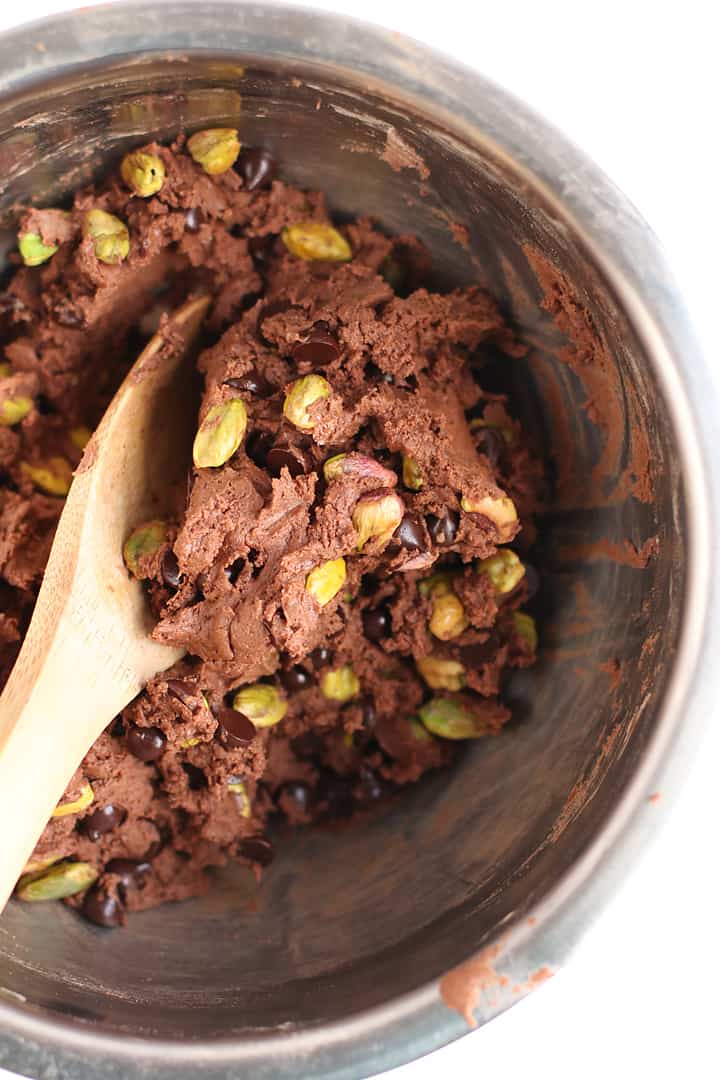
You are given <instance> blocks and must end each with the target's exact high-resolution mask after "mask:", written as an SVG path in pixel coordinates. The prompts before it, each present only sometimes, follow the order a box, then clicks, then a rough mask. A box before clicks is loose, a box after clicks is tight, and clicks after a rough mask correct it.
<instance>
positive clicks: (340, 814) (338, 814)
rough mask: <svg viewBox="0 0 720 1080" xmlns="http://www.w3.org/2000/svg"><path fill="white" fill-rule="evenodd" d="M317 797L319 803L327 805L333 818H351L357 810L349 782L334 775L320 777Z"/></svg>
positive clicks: (328, 774)
mask: <svg viewBox="0 0 720 1080" xmlns="http://www.w3.org/2000/svg"><path fill="white" fill-rule="evenodd" d="M317 797H318V800H319V802H322V803H325V804H326V808H327V814H328V817H331V818H347V817H351V816H352V814H353V811H354V809H355V800H354V798H353V793H352V787H351V786H350V784H349V783H348V781H347V780H344V779H343V778H342V777H340V776H335V775H334V774H333V773H325V774H324V775H323V776H321V777H320V780H319V781H318V786H317Z"/></svg>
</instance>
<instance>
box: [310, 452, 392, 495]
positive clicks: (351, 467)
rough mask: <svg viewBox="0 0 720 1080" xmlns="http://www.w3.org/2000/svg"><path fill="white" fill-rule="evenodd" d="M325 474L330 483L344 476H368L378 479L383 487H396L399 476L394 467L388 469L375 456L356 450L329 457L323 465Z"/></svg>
mask: <svg viewBox="0 0 720 1080" xmlns="http://www.w3.org/2000/svg"><path fill="white" fill-rule="evenodd" d="M323 475H324V477H325V479H326V481H327V482H328V484H329V483H331V482H332V481H333V480H339V479H340V478H341V477H342V476H357V477H362V478H365V477H367V478H368V479H372V480H377V482H378V484H382V486H383V487H395V485H396V484H397V476H396V475H395V473H394V472H393V471H392V469H386V468H385V466H384V465H381V464H380V462H379V461H377V460H376V459H375V458H372V457H367V456H366V455H365V454H357V453H355V452H354V451H353V452H352V453H350V454H335V456H334V457H331V458H328V459H327V461H326V462H325V464H324V465H323Z"/></svg>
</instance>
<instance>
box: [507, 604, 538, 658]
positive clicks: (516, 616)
mask: <svg viewBox="0 0 720 1080" xmlns="http://www.w3.org/2000/svg"><path fill="white" fill-rule="evenodd" d="M513 622H514V624H515V633H516V634H517V635H518V637H520V638H522V640H523V641H524V642H525V644H526V645H527V646H528V648H529V649H530V652H533V653H534V652H537V647H538V632H537V627H536V625H535V620H534V619H533V617H532V615H528V613H527V612H526V611H514V612H513Z"/></svg>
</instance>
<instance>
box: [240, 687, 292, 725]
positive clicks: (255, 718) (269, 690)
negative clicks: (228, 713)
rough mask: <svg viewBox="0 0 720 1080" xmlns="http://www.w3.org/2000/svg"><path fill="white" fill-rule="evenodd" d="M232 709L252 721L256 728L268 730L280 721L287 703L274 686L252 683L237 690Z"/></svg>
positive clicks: (285, 710)
mask: <svg viewBox="0 0 720 1080" xmlns="http://www.w3.org/2000/svg"><path fill="white" fill-rule="evenodd" d="M233 709H235V710H236V712H241V713H242V714H243V716H247V718H248V720H252V722H253V724H254V725H255V727H256V728H268V727H273V726H274V725H275V724H278V723H279V722H280V721H281V720H282V718H283V716H284V715H285V713H286V712H287V701H286V699H285V697H284V696H283V694H281V693H280V691H279V690H278V688H277V687H276V686H269V685H268V684H267V683H253V685H252V686H244V687H243V688H242V690H238V692H237V694H236V695H235V697H234V698H233Z"/></svg>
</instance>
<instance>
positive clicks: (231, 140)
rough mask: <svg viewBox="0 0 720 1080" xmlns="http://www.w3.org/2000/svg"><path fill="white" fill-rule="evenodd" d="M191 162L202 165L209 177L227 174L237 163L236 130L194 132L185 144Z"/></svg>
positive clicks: (237, 144) (219, 129)
mask: <svg viewBox="0 0 720 1080" xmlns="http://www.w3.org/2000/svg"><path fill="white" fill-rule="evenodd" d="M187 147H188V150H189V151H190V156H191V157H192V159H193V161H196V162H197V163H198V165H202V167H203V169H204V170H205V172H206V173H207V174H208V175H209V176H218V175H219V174H220V173H224V172H227V171H228V169H230V168H232V166H233V165H234V164H235V162H236V161H237V156H238V154H239V153H240V140H239V139H238V133H237V128H207V129H206V130H205V131H196V132H195V134H194V135H191V136H190V138H189V139H188V142H187Z"/></svg>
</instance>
